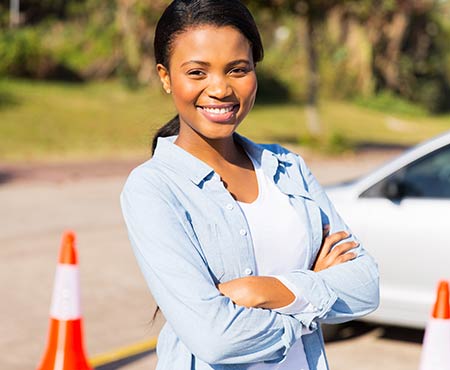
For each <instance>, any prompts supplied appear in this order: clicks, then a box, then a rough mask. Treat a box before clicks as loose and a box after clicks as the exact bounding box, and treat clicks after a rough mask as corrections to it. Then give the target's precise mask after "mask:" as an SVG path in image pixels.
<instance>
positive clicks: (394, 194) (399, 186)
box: [383, 179, 405, 200]
mask: <svg viewBox="0 0 450 370" xmlns="http://www.w3.org/2000/svg"><path fill="white" fill-rule="evenodd" d="M383 195H384V196H385V197H386V198H387V199H389V200H400V199H402V198H403V197H404V195H405V192H404V186H403V183H402V181H401V180H399V179H389V180H388V181H386V184H385V185H384V189H383Z"/></svg>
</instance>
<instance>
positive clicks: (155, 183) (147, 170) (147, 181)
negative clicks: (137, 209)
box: [123, 158, 168, 194]
mask: <svg viewBox="0 0 450 370" xmlns="http://www.w3.org/2000/svg"><path fill="white" fill-rule="evenodd" d="M165 171H167V169H163V168H161V166H160V165H159V164H158V161H157V160H156V159H155V158H151V159H149V160H147V161H145V162H143V163H142V164H140V165H138V166H137V167H135V168H134V169H133V170H131V172H130V174H129V175H128V178H127V180H126V181H125V184H124V187H123V192H128V191H133V192H139V193H148V194H151V193H154V194H164V192H167V191H166V190H167V188H168V185H167V183H168V179H167V174H166V173H165Z"/></svg>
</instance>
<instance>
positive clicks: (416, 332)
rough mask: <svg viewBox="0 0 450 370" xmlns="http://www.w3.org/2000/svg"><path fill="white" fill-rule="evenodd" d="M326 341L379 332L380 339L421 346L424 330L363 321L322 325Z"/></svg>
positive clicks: (337, 340)
mask: <svg viewBox="0 0 450 370" xmlns="http://www.w3.org/2000/svg"><path fill="white" fill-rule="evenodd" d="M322 329H323V334H324V339H325V341H326V342H327V343H332V342H339V341H343V340H347V339H352V338H357V337H359V336H362V335H365V334H367V333H369V332H371V331H374V330H379V331H380V335H379V336H378V337H379V338H380V339H388V340H395V341H401V342H408V343H416V344H421V343H422V340H423V335H424V330H421V329H412V328H404V327H399V326H387V325H376V324H371V323H366V322H362V321H352V322H350V323H345V324H339V325H322Z"/></svg>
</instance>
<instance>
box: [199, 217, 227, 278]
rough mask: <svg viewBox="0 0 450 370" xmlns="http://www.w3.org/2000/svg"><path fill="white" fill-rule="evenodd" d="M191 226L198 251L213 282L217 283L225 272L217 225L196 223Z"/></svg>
mask: <svg viewBox="0 0 450 370" xmlns="http://www.w3.org/2000/svg"><path fill="white" fill-rule="evenodd" d="M192 226H193V228H194V233H195V236H196V238H197V240H198V242H199V246H200V251H199V252H200V253H201V254H202V256H203V259H204V260H205V263H206V265H207V266H208V269H209V271H210V273H211V276H212V278H213V279H214V282H215V283H218V282H219V281H220V280H221V279H222V277H223V276H224V274H225V268H224V262H223V256H222V252H221V248H220V243H219V233H218V226H217V224H215V223H196V224H193V225H192Z"/></svg>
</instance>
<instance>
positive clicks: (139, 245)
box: [121, 176, 302, 364]
mask: <svg viewBox="0 0 450 370" xmlns="http://www.w3.org/2000/svg"><path fill="white" fill-rule="evenodd" d="M168 197H170V195H167V194H164V193H163V192H161V191H160V190H158V186H157V185H152V184H150V183H148V182H144V181H143V180H142V179H140V178H138V179H136V178H135V177H133V176H130V178H129V180H128V182H127V184H126V185H125V188H124V190H123V192H122V194H121V205H122V211H123V215H124V219H125V222H126V225H127V228H128V232H129V238H130V241H131V244H132V247H133V250H134V253H135V255H136V258H137V261H138V264H139V266H140V268H141V270H142V273H143V275H144V277H145V280H146V281H147V284H148V286H149V288H150V290H151V292H152V294H153V296H154V298H155V300H156V302H157V304H158V306H159V307H160V308H161V311H162V312H163V314H164V316H165V317H166V319H167V321H168V322H169V323H170V325H171V327H172V328H173V330H174V332H175V333H176V335H177V336H178V337H179V338H180V340H181V341H182V342H183V343H184V344H185V346H186V347H187V348H188V349H189V350H190V351H191V352H192V353H193V354H194V355H195V356H197V357H198V358H199V359H201V360H203V361H205V362H207V363H209V364H239V363H251V362H260V361H271V362H280V361H282V360H283V359H284V357H285V355H286V354H287V352H288V350H289V348H290V347H291V346H292V345H293V344H294V343H295V341H296V340H297V339H299V338H300V337H301V333H302V324H301V322H300V321H299V320H297V319H296V318H294V317H291V316H287V315H282V314H279V313H277V312H274V311H270V310H263V309H256V308H244V307H239V306H237V305H235V304H234V303H233V302H232V301H231V300H230V299H229V298H227V297H225V296H223V295H221V294H220V292H219V291H218V289H217V288H216V286H215V284H214V281H213V279H212V277H211V275H210V273H209V271H208V265H207V262H206V261H205V260H204V257H203V256H202V254H201V253H200V252H199V250H198V245H197V240H196V237H195V233H193V231H192V229H190V225H189V224H188V223H187V222H186V221H185V220H184V218H183V214H184V213H183V211H181V210H180V209H178V208H177V205H176V199H170V198H168ZM256 339H257V340H256Z"/></svg>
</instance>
